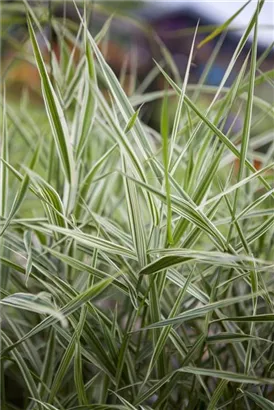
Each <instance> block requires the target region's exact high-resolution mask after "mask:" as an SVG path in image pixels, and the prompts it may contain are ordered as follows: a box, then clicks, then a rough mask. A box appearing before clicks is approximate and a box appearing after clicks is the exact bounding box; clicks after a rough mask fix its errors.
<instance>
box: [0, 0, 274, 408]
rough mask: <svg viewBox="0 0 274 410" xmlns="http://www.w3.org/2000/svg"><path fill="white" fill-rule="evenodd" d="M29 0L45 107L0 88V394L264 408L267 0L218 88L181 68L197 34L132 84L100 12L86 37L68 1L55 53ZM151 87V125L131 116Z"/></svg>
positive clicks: (267, 402) (82, 402)
mask: <svg viewBox="0 0 274 410" xmlns="http://www.w3.org/2000/svg"><path fill="white" fill-rule="evenodd" d="M24 4H25V6H26V7H27V13H28V16H27V22H28V29H29V36H30V42H31V45H32V50H33V54H32V58H33V57H34V59H35V64H36V66H37V69H38V71H39V76H40V81H41V96H42V98H43V101H44V106H43V107H40V106H37V107H36V106H35V105H34V104H32V102H31V100H28V97H27V95H26V94H25V95H23V96H22V98H21V101H20V104H14V103H10V102H9V100H8V99H7V98H6V96H5V87H4V85H3V87H2V94H1V110H2V121H1V164H0V167H1V168H0V169H1V200H0V206H1V208H0V211H1V214H0V216H1V219H0V233H1V238H0V240H1V251H0V252H1V254H0V262H1V302H0V306H1V409H39V410H43V409H47V410H49V409H50V410H54V409H58V410H64V409H75V410H76V409H98V410H99V409H146V410H148V409H165V410H169V409H170V410H171V409H172V410H173V409H193V410H194V409H211V410H213V409H236V408H239V409H242V408H250V409H257V408H262V409H270V408H272V407H273V404H272V400H273V398H274V389H273V384H274V382H273V352H274V351H273V336H272V333H273V321H274V312H273V250H274V249H273V248H274V246H273V245H274V243H273V226H274V217H273V195H274V188H273V152H274V145H273V129H272V128H268V129H267V130H265V129H263V131H262V128H261V125H262V123H263V124H265V123H266V120H267V121H269V123H271V124H273V121H274V111H273V106H272V105H271V104H270V103H268V102H267V101H266V100H264V99H262V98H261V97H258V96H256V95H255V91H256V87H257V86H258V85H260V84H262V83H264V82H267V84H268V87H270V88H273V75H274V70H272V71H269V72H266V73H262V72H261V71H260V65H261V63H262V59H258V58H257V54H256V51H257V37H258V33H257V31H258V28H257V19H258V14H259V12H260V9H261V7H263V2H262V1H260V2H259V3H258V7H257V10H256V13H255V14H254V16H253V18H252V20H251V21H250V23H249V24H248V26H247V28H246V31H245V32H244V34H243V35H242V37H241V39H240V41H239V44H238V46H237V49H236V50H235V52H234V54H233V57H232V59H231V61H230V63H229V65H228V67H227V70H226V72H225V74H224V77H223V79H222V81H221V83H220V85H219V86H218V87H215V86H205V85H203V83H202V82H200V84H198V85H190V84H188V79H189V73H190V70H191V67H192V65H191V62H192V57H193V53H194V48H195V35H196V34H194V38H193V44H192V48H191V52H190V55H189V59H188V64H187V68H186V72H185V77H184V79H183V80H182V83H181V80H180V77H179V78H178V79H177V80H178V81H177V82H175V81H174V79H173V78H172V77H171V76H170V75H169V74H168V71H169V70H168V69H166V68H163V67H162V66H161V64H159V63H157V62H156V64H155V67H156V69H157V70H159V74H160V75H161V76H162V77H163V79H164V83H165V89H164V90H161V91H157V92H149V91H147V90H146V88H145V86H144V84H141V85H139V89H140V87H141V89H143V92H142V93H139V92H138V88H137V89H135V91H134V92H133V93H132V95H131V96H130V97H128V96H126V94H125V92H124V90H123V88H122V87H121V85H120V83H119V81H118V79H117V77H116V75H115V74H114V73H113V71H112V69H111V67H110V66H109V65H108V64H107V63H106V61H105V59H104V57H103V55H102V53H101V51H100V49H99V47H98V42H100V41H101V39H102V38H103V35H104V34H105V33H106V31H107V26H104V27H103V28H102V30H101V32H99V33H98V35H97V36H96V37H92V36H91V34H90V33H89V31H88V29H87V25H86V20H85V16H81V15H80V16H79V19H80V24H79V27H78V33H76V34H75V33H73V32H67V31H65V30H64V33H65V32H66V33H67V35H69V40H70V43H72V44H73V48H72V50H71V48H68V47H67V43H66V37H65V36H64V37H63V38H62V39H61V40H62V41H63V43H62V50H63V51H62V53H61V55H60V61H59V62H58V61H56V60H55V59H54V56H52V60H51V64H49V63H48V62H46V61H45V60H44V58H43V55H42V54H41V50H40V47H39V43H38V40H37V37H38V34H37V33H38V32H39V27H38V32H37V31H36V30H35V27H36V26H37V25H38V24H37V23H38V21H37V19H36V15H35V12H34V11H33V9H31V8H29V6H28V5H27V3H25V2H24ZM106 24H107V25H108V24H109V22H107V23H106ZM252 30H253V31H254V41H253V45H252V50H251V53H250V55H248V56H247V57H246V59H245V61H244V64H243V65H242V67H241V69H240V71H239V73H238V75H237V77H236V78H235V80H234V82H233V84H232V85H231V87H229V88H228V87H226V86H225V84H226V80H227V78H228V77H229V75H230V73H231V71H232V70H233V67H234V65H235V63H236V61H237V59H238V58H239V56H240V55H241V51H242V49H243V47H244V46H245V44H246V41H247V39H248V36H249V34H250V32H251V31H252ZM76 47H77V49H78V50H80V51H79V52H80V54H79V60H78V61H77V62H75V60H74V58H73V55H74V51H75V49H76ZM169 57H170V56H169ZM167 60H168V61H167V63H168V64H169V68H170V71H171V72H172V69H173V68H174V65H173V64H172V63H173V62H172V58H171V57H170V58H168V59H167ZM210 64H212V61H211V60H209V63H208V66H207V67H206V68H205V70H209V69H210V67H209V65H210ZM154 71H155V68H154ZM132 75H133V74H132ZM135 80H136V79H134V78H133V80H132V81H133V82H132V84H136V81H135ZM145 81H146V80H145ZM145 84H146V83H145ZM136 90H137V91H136ZM204 93H207V94H208V95H210V96H211V101H210V104H209V105H208V106H207V107H206V109H205V110H203V109H202V108H201V106H200V103H199V104H198V103H197V102H198V101H199V102H200V100H201V98H202V96H203V94H204ZM171 98H172V99H173V104H174V101H175V100H176V109H175V113H174V115H173V116H171V115H170V100H171ZM159 100H160V101H161V106H162V108H161V113H160V118H159V123H160V124H161V127H160V131H159V132H158V131H157V130H155V129H152V128H151V127H149V126H148V125H147V124H145V123H144V122H143V121H142V118H141V115H142V112H143V111H144V110H145V109H146V103H148V102H155V101H159ZM231 112H236V114H234V115H233V118H232V120H231ZM237 116H241V118H242V119H243V121H242V125H241V127H240V129H238V130H237V131H235V128H234V122H235V121H236V120H237ZM171 118H172V119H171ZM228 118H230V124H229V126H228ZM239 141H240V142H239ZM265 145H267V149H265V151H264V152H263V153H258V151H257V149H258V148H259V147H260V146H265ZM256 159H258V160H260V163H261V167H260V169H259V170H257V169H256V168H255V166H254V160H256ZM235 161H237V168H238V169H237V170H236V167H235Z"/></svg>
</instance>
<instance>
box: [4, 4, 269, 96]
mask: <svg viewBox="0 0 274 410" xmlns="http://www.w3.org/2000/svg"><path fill="white" fill-rule="evenodd" d="M245 3H246V2H244V1H236V2H233V1H230V2H227V1H218V2H215V1H208V0H204V1H203V0H200V1H193V2H189V1H179V0H178V1H156V2H154V1H120V2H119V1H108V2H103V1H87V2H86V4H87V10H88V17H89V27H90V30H91V32H92V34H94V35H95V34H97V33H98V31H100V29H101V28H102V26H103V24H104V22H105V21H106V19H107V18H108V17H109V16H110V15H112V16H113V19H112V22H111V25H110V27H109V30H108V32H107V34H106V36H105V38H104V40H103V41H102V44H101V48H102V51H103V54H104V55H105V57H106V59H107V61H108V62H109V63H110V65H111V66H112V68H113V69H114V70H115V72H116V73H117V75H119V74H121V71H122V72H123V73H125V75H124V76H125V77H126V78H125V79H124V81H125V82H126V83H128V81H129V78H128V75H129V73H131V74H134V76H135V79H134V80H135V81H137V82H140V81H142V80H143V79H144V78H145V77H146V76H147V74H148V73H149V72H150V71H151V70H152V69H153V67H154V66H155V64H154V62H153V58H154V59H155V60H157V61H158V62H159V61H161V60H165V59H166V58H167V53H168V52H169V53H170V54H171V56H172V60H173V62H174V64H175V65H176V69H177V70H178V73H179V75H180V76H181V77H183V75H184V72H185V69H186V65H187V61H188V56H189V52H190V48H191V44H192V41H193V33H194V29H195V27H196V25H197V24H198V25H199V28H198V36H197V38H196V45H198V44H199V43H200V42H201V41H202V40H203V39H204V38H205V37H206V36H207V35H208V34H209V33H210V32H212V31H213V30H214V29H215V28H216V27H217V26H219V25H221V24H223V23H224V22H225V21H226V20H228V19H229V18H230V17H231V16H232V15H233V14H234V13H236V12H237V11H238V10H239V9H240V8H241V7H242V6H243V5H244V4H245ZM29 4H31V5H32V8H33V11H34V13H35V15H36V16H37V19H38V20H39V22H40V24H41V29H42V32H41V31H39V30H38V32H37V35H38V38H39V42H40V47H41V49H42V50H43V51H44V54H45V58H47V56H46V54H47V47H46V42H45V39H47V40H48V41H49V43H50V44H51V47H52V49H53V50H54V53H55V55H56V58H57V60H58V59H59V58H60V53H61V50H60V38H61V37H64V36H66V33H64V32H62V29H61V27H62V25H63V23H64V22H65V25H66V27H68V28H69V29H70V30H72V32H74V33H75V35H77V31H78V29H79V18H78V15H77V12H76V10H75V7H74V5H73V3H72V2H71V1H69V0H66V1H63V0H62V1H58V0H55V1H45V0H44V1H34V0H33V1H29ZM78 5H79V8H80V10H81V11H83V8H82V3H81V2H79V1H78ZM255 8H256V1H251V2H249V4H248V5H247V6H246V7H245V8H244V9H243V10H242V11H241V13H240V14H239V15H238V16H237V18H236V19H235V20H234V21H233V23H232V25H231V26H229V28H228V30H227V31H226V33H225V34H224V33H223V34H222V35H219V36H216V37H215V38H214V39H212V40H211V41H209V42H207V43H206V44H204V45H203V46H202V47H200V48H198V47H196V49H195V55H194V60H193V64H192V69H191V78H190V82H197V81H199V79H200V78H201V75H202V73H203V70H204V67H205V65H206V63H207V62H208V60H209V58H210V56H212V54H213V53H214V50H215V54H216V56H215V59H214V63H213V64H212V67H211V69H210V70H209V72H208V73H207V76H206V78H205V82H206V83H207V84H209V85H218V84H219V83H220V81H221V79H222V78H223V74H224V72H225V69H226V67H227V64H228V62H229V61H230V59H231V57H232V55H233V52H234V51H235V48H236V46H237V44H238V41H239V38H240V35H241V34H242V32H243V30H244V28H245V27H246V26H247V24H248V22H249V21H250V18H251V17H252V14H253V13H254V11H255ZM1 9H2V10H1V20H2V33H1V51H2V52H1V59H2V61H1V63H2V80H5V82H6V83H7V84H8V85H10V86H12V84H13V85H15V86H16V89H17V91H18V90H19V89H22V88H27V89H29V90H32V91H35V89H36V87H37V86H38V85H39V79H38V77H37V73H35V68H34V66H33V62H32V61H29V60H30V59H31V56H30V55H28V52H29V51H31V50H30V49H29V45H28V33H27V26H26V20H25V5H24V2H23V0H4V1H2V2H1ZM273 16H274V3H273V2H272V1H266V3H265V5H264V7H263V10H262V12H261V15H260V20H259V22H260V26H259V47H258V54H259V57H260V56H262V55H263V54H264V53H265V57H264V59H263V62H262V64H261V66H260V69H261V70H264V71H267V70H270V69H271V68H273V67H274V56H273V54H274V53H273V41H274V29H273V24H274V22H273ZM61 22H62V24H61ZM63 31H64V30H63ZM251 42H252V36H251V37H250V41H249V44H248V45H247V46H246V47H245V49H244V50H243V52H242V53H241V56H240V58H239V59H238V62H237V64H236V65H235V69H234V72H233V74H232V75H231V78H230V79H229V80H228V85H229V82H231V81H233V77H235V76H236V75H237V70H238V69H239V67H241V65H242V62H243V60H244V59H245V57H246V55H247V53H248V52H249V49H250V46H251ZM217 49H218V52H217V51H216V50H217ZM76 54H77V53H76ZM76 58H77V55H76ZM129 82H130V81H129ZM128 85H129V84H128ZM125 86H126V84H125ZM158 86H160V85H158ZM128 91H129V92H130V91H132V90H130V89H129V90H128Z"/></svg>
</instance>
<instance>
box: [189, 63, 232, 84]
mask: <svg viewBox="0 0 274 410" xmlns="http://www.w3.org/2000/svg"><path fill="white" fill-rule="evenodd" d="M204 69H205V64H200V65H199V66H198V67H197V70H198V75H199V77H200V76H201V75H202V73H203V71H204ZM225 71H226V69H225V68H224V67H221V66H219V65H214V66H213V67H211V69H210V71H209V72H208V74H207V77H206V81H205V82H206V84H208V85H216V86H218V85H219V84H220V83H221V81H222V79H223V77H224V74H225ZM232 82H233V78H232V76H231V75H230V76H229V78H228V79H227V81H226V84H225V85H226V86H230V85H231V84H232Z"/></svg>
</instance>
